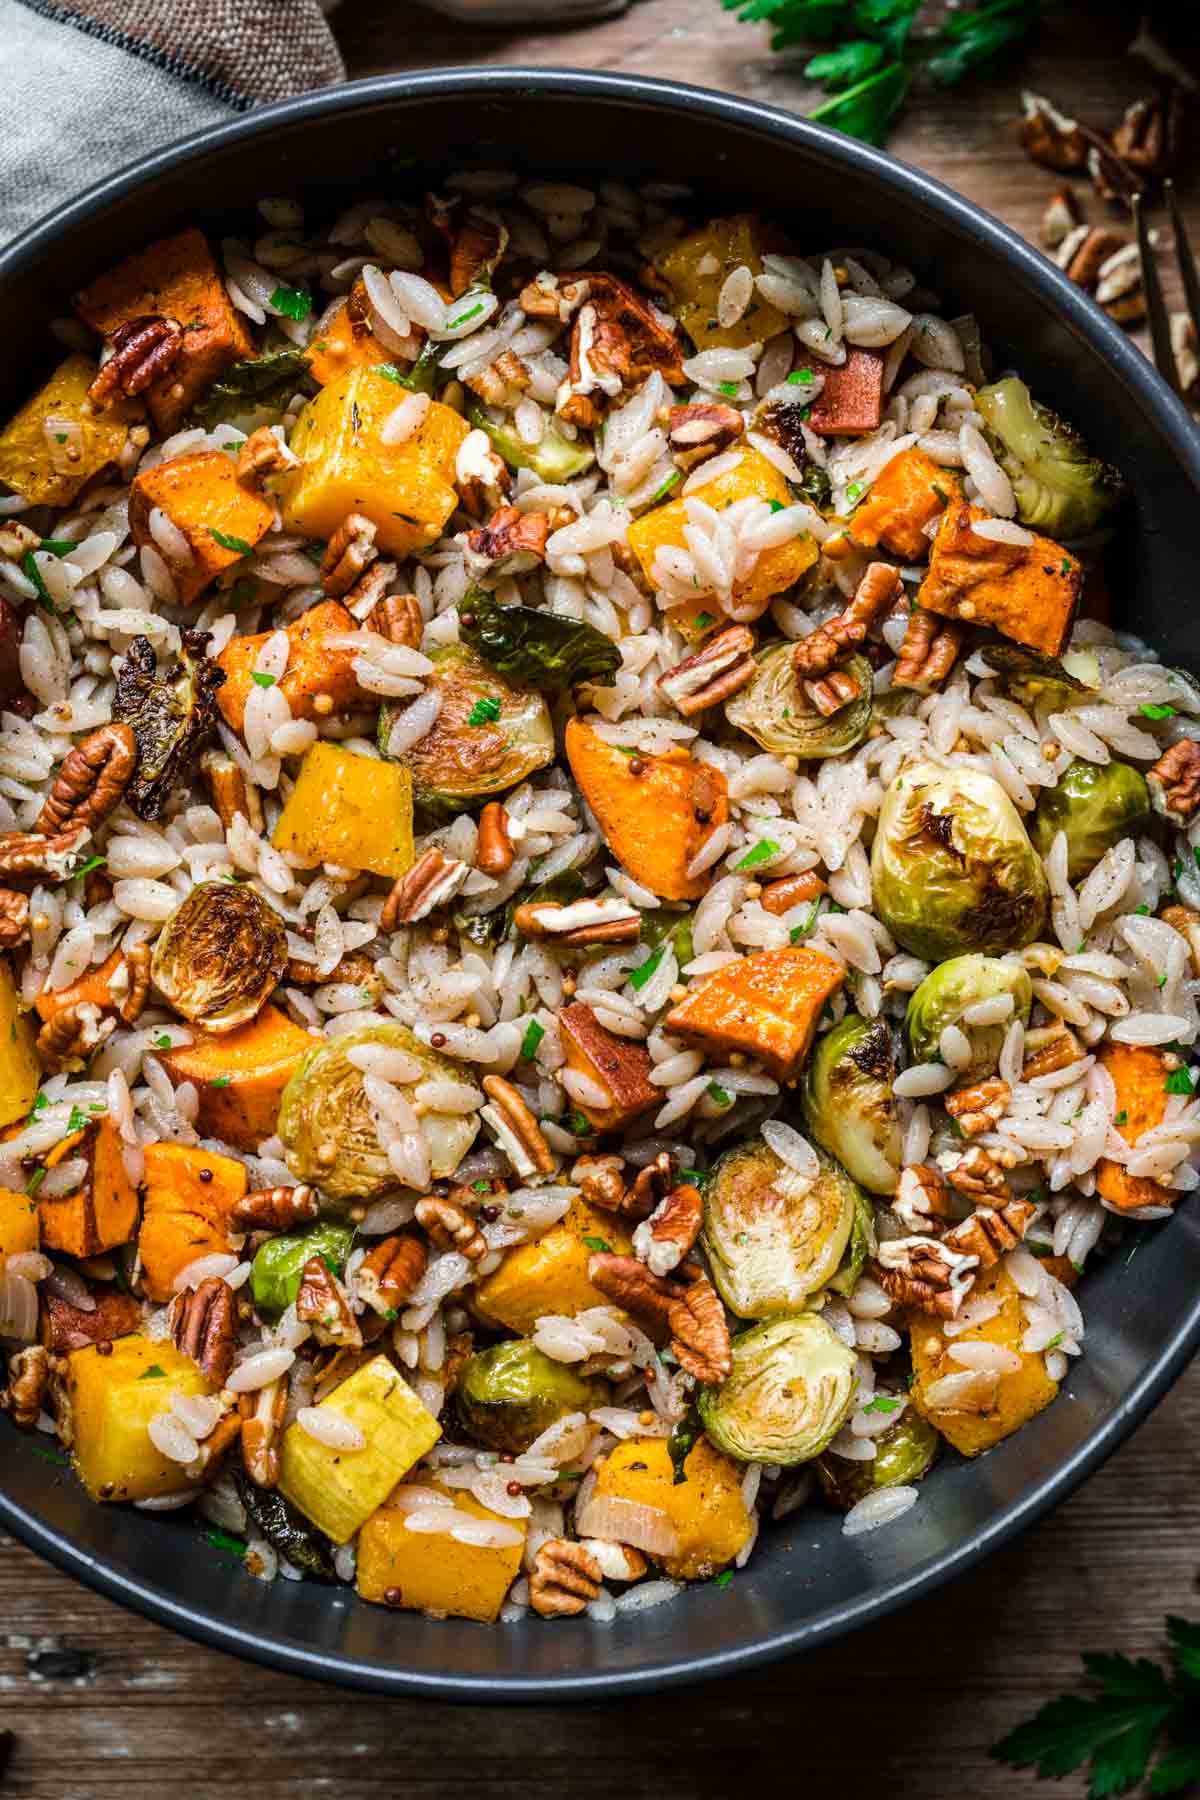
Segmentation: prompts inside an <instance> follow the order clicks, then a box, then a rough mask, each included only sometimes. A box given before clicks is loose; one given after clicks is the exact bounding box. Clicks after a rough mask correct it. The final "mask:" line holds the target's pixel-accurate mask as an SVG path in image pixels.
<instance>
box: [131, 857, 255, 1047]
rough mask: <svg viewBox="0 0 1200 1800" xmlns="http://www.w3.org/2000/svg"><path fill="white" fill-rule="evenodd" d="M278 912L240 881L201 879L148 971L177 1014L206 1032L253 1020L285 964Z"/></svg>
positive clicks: (167, 930)
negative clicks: (201, 1026)
mask: <svg viewBox="0 0 1200 1800" xmlns="http://www.w3.org/2000/svg"><path fill="white" fill-rule="evenodd" d="M287 960H288V947H287V929H286V927H285V925H284V923H283V920H282V919H281V918H280V916H279V914H278V913H277V912H276V911H275V910H274V908H273V907H270V906H268V905H267V903H266V901H265V900H263V899H261V898H260V897H259V895H258V894H256V893H255V891H254V889H253V888H252V887H247V886H246V885H245V884H244V883H243V882H240V881H202V882H201V883H200V885H199V887H194V888H193V889H192V891H191V893H190V894H189V895H188V896H187V898H186V900H184V901H182V902H181V903H180V905H178V906H177V907H176V908H175V911H174V912H173V913H172V914H171V916H170V918H169V919H168V920H167V921H166V923H165V925H164V926H163V928H162V930H161V931H160V933H159V935H158V941H157V943H156V944H155V946H154V956H153V959H152V961H151V964H150V973H151V975H152V976H153V977H154V985H155V986H156V987H157V988H158V989H159V990H160V992H161V993H162V994H163V995H164V996H165V997H166V999H167V1000H169V1001H170V1003H171V1005H172V1006H173V1007H174V1008H175V1010H176V1012H179V1013H182V1014H183V1016H184V1018H185V1019H190V1020H191V1021H192V1023H193V1024H195V1025H203V1026H204V1028H205V1030H207V1031H232V1030H233V1029H234V1027H235V1026H237V1025H245V1024H246V1023H247V1021H248V1020H250V1019H252V1018H254V1016H255V1015H256V1013H258V1012H259V1011H260V1010H261V1008H262V1007H263V1005H264V1004H265V1003H266V1001H267V999H268V997H269V996H270V995H271V993H272V992H273V991H274V989H275V988H276V987H278V985H279V981H280V978H281V977H282V975H283V972H284V970H285V969H286V968H287Z"/></svg>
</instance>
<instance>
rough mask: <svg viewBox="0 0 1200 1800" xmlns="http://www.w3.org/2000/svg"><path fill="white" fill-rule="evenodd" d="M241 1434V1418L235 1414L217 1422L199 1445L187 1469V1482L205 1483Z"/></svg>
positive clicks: (228, 1413)
mask: <svg viewBox="0 0 1200 1800" xmlns="http://www.w3.org/2000/svg"><path fill="white" fill-rule="evenodd" d="M241 1434H242V1421H241V1417H240V1415H239V1414H238V1413H236V1412H227V1413H226V1414H225V1415H224V1417H223V1418H220V1419H218V1420H217V1422H216V1424H215V1425H214V1426H213V1428H212V1430H211V1431H210V1432H209V1434H208V1436H207V1437H206V1438H205V1439H204V1441H203V1443H202V1444H200V1446H199V1447H198V1450H197V1454H196V1460H195V1462H193V1463H190V1464H189V1465H188V1468H187V1478H188V1480H189V1481H207V1480H210V1479H211V1477H212V1476H214V1475H215V1474H216V1473H217V1469H218V1466H219V1465H220V1463H221V1462H222V1461H223V1460H224V1458H225V1456H226V1454H227V1453H228V1451H230V1450H232V1448H233V1446H234V1444H235V1443H236V1442H237V1440H238V1438H239V1437H240V1436H241Z"/></svg>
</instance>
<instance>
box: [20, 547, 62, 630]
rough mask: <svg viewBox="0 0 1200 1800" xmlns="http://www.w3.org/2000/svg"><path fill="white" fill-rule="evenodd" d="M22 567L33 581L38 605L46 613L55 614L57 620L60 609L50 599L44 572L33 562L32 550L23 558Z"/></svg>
mask: <svg viewBox="0 0 1200 1800" xmlns="http://www.w3.org/2000/svg"><path fill="white" fill-rule="evenodd" d="M21 567H22V568H23V569H24V571H25V573H26V575H28V577H29V579H30V581H32V583H33V585H34V589H35V597H36V599H37V603H38V605H39V606H40V607H42V608H43V610H44V611H46V612H48V613H53V614H54V616H55V618H57V617H58V608H57V606H55V604H54V602H53V600H52V599H51V598H50V589H49V588H48V587H47V586H46V584H45V582H44V581H43V580H42V571H41V570H40V569H39V568H38V566H37V564H36V562H35V561H34V560H33V551H32V550H27V551H26V552H25V554H24V556H23V557H22V558H21Z"/></svg>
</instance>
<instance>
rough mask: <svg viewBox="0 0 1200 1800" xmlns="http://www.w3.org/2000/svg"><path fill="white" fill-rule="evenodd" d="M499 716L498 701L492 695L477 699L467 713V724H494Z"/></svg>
mask: <svg viewBox="0 0 1200 1800" xmlns="http://www.w3.org/2000/svg"><path fill="white" fill-rule="evenodd" d="M499 717H500V701H499V700H497V699H495V698H494V697H493V696H492V695H490V694H489V695H488V696H487V697H486V699H483V700H477V701H476V702H475V704H474V706H473V707H472V708H471V710H470V712H469V713H468V714H467V724H468V725H494V724H495V722H496V720H497V719H498V718H499Z"/></svg>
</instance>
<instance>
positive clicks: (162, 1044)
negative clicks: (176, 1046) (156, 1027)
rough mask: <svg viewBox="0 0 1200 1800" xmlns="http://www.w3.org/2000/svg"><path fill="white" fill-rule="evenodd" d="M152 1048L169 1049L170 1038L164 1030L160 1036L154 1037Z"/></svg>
mask: <svg viewBox="0 0 1200 1800" xmlns="http://www.w3.org/2000/svg"><path fill="white" fill-rule="evenodd" d="M154 1048H155V1049H156V1050H169V1049H170V1048H171V1040H170V1038H169V1037H168V1036H167V1034H166V1032H165V1031H164V1032H163V1033H162V1035H161V1037H156V1038H155V1040H154Z"/></svg>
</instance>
